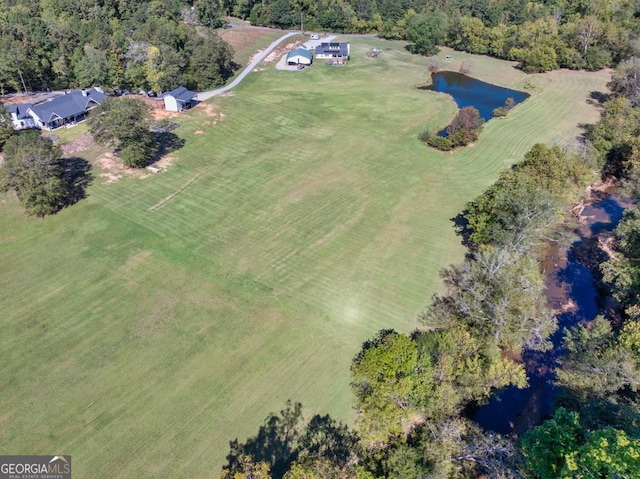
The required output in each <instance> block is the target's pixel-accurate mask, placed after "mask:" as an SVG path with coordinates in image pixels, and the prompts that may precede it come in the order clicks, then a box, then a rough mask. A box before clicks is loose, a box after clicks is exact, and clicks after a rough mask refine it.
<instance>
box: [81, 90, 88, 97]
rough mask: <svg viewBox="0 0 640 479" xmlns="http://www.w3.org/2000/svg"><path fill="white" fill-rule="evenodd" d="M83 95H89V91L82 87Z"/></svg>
mask: <svg viewBox="0 0 640 479" xmlns="http://www.w3.org/2000/svg"><path fill="white" fill-rule="evenodd" d="M82 96H89V92H88V91H87V90H85V89H84V88H83V89H82Z"/></svg>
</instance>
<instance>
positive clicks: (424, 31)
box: [407, 13, 448, 55]
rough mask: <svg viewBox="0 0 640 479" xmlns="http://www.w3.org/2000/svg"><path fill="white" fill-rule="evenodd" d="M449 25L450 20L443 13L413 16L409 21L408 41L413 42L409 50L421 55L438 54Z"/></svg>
mask: <svg viewBox="0 0 640 479" xmlns="http://www.w3.org/2000/svg"><path fill="white" fill-rule="evenodd" d="M447 23H448V18H447V16H446V15H444V14H442V13H430V14H426V13H421V14H417V15H413V16H411V17H410V18H409V19H408V21H407V40H408V41H409V42H411V44H410V45H409V47H408V48H409V50H410V51H411V52H413V53H419V54H421V55H435V54H436V53H438V51H439V50H438V47H437V45H438V44H440V43H442V41H443V40H444V37H445V34H446V33H447Z"/></svg>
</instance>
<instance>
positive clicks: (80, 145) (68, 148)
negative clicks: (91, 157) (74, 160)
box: [61, 133, 94, 155]
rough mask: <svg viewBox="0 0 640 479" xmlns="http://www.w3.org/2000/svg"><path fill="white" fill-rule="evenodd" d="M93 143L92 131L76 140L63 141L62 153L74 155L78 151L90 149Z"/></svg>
mask: <svg viewBox="0 0 640 479" xmlns="http://www.w3.org/2000/svg"><path fill="white" fill-rule="evenodd" d="M93 144H94V143H93V137H92V136H91V133H85V134H84V135H82V136H81V137H79V138H76V139H75V140H72V141H69V142H67V143H63V144H62V145H61V147H62V153H63V154H65V155H74V154H76V153H80V152H82V151H86V150H88V149H89V148H91V147H92V146H93Z"/></svg>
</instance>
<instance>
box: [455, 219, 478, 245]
mask: <svg viewBox="0 0 640 479" xmlns="http://www.w3.org/2000/svg"><path fill="white" fill-rule="evenodd" d="M467 213H468V211H467V210H465V211H463V212H462V213H458V214H457V215H456V216H454V217H453V218H451V219H450V221H451V222H452V223H453V228H454V230H455V232H456V235H458V236H460V242H461V243H462V245H463V246H464V247H465V248H467V249H468V250H469V252H474V251H477V249H478V248H477V245H476V244H475V243H473V242H472V241H471V239H470V238H471V233H472V231H471V228H470V227H469V220H468V219H467Z"/></svg>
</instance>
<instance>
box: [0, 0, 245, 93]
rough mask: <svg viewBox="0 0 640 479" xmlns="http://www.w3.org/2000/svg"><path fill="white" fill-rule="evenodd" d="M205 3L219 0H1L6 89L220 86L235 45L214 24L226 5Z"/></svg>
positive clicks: (0, 89) (0, 69)
mask: <svg viewBox="0 0 640 479" xmlns="http://www.w3.org/2000/svg"><path fill="white" fill-rule="evenodd" d="M200 4H202V5H200ZM203 5H204V6H211V5H216V4H215V2H205V1H198V2H195V4H191V3H190V2H185V1H181V0H162V1H161V0H153V1H139V0H133V1H128V0H104V1H102V0H100V1H97V0H88V1H79V0H60V1H58V0H55V1H54V0H40V1H38V0H0V12H1V13H0V93H6V92H10V91H29V90H43V89H46V88H51V89H64V88H71V87H73V88H84V87H90V86H95V85H100V86H103V87H113V88H135V89H141V90H155V91H167V90H171V89H174V88H176V87H177V86H179V85H185V86H187V87H188V88H191V89H197V90H205V89H209V88H213V87H216V86H220V85H222V84H223V83H224V82H225V81H226V80H227V79H228V78H229V77H230V76H231V75H232V74H233V71H234V69H236V68H237V65H235V64H234V62H233V50H232V48H231V47H230V46H229V45H228V44H227V43H226V42H224V41H223V40H222V39H221V38H220V37H218V35H217V34H216V32H215V30H213V29H211V28H208V27H207V26H206V25H209V26H217V25H218V24H219V18H220V12H218V11H217V10H215V9H213V7H211V8H204V6H203ZM212 17H215V18H213V19H212ZM202 58H207V59H208V61H207V62H203V61H202Z"/></svg>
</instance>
